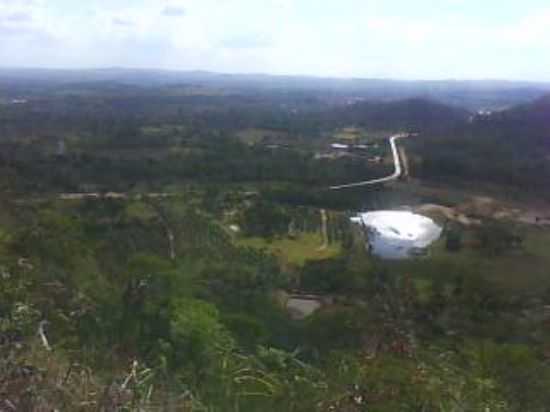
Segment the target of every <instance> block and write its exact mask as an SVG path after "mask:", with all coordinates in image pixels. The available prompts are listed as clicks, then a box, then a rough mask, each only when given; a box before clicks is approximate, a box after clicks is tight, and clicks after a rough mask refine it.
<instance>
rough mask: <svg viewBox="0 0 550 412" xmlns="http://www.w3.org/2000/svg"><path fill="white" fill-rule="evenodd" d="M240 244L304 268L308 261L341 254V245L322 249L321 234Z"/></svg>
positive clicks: (335, 244)
mask: <svg viewBox="0 0 550 412" xmlns="http://www.w3.org/2000/svg"><path fill="white" fill-rule="evenodd" d="M238 243H239V244H240V245H241V246H248V247H252V248H257V249H265V250H267V251H269V252H270V253H273V254H275V255H277V256H279V257H281V258H282V259H284V261H286V262H287V263H290V264H294V265H298V266H302V265H303V264H304V263H305V262H306V261H308V260H323V259H329V258H332V257H335V256H337V255H339V254H340V252H341V250H342V247H341V245H340V243H333V244H331V245H329V246H328V247H327V248H325V249H321V244H322V239H321V235H320V234H319V233H302V234H300V235H299V236H298V237H296V238H295V239H290V238H281V239H275V240H273V241H271V242H269V241H267V240H266V239H263V238H259V237H252V238H242V239H239V241H238Z"/></svg>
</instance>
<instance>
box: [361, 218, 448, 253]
mask: <svg viewBox="0 0 550 412" xmlns="http://www.w3.org/2000/svg"><path fill="white" fill-rule="evenodd" d="M352 221H353V222H355V223H358V224H360V225H361V226H362V227H363V228H364V229H365V230H366V232H367V234H368V247H369V250H370V252H371V253H372V254H373V255H375V256H378V257H381V258H384V259H407V258H411V257H415V256H424V255H426V254H427V248H428V246H430V245H431V244H432V243H433V242H435V241H436V240H437V239H439V237H440V236H441V232H442V228H441V227H440V226H438V225H437V224H436V223H435V222H434V221H433V220H432V219H430V218H428V217H426V216H422V215H419V214H416V213H412V212H408V211H397V210H380V211H375V212H368V213H361V214H359V215H358V216H357V217H354V218H352Z"/></svg>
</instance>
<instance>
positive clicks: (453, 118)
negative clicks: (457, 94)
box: [340, 98, 470, 131]
mask: <svg viewBox="0 0 550 412" xmlns="http://www.w3.org/2000/svg"><path fill="white" fill-rule="evenodd" d="M340 115H341V117H342V119H344V121H345V122H346V123H348V124H358V125H361V126H363V127H366V128H374V129H386V130H418V131H428V130H430V131H434V130H448V129H450V128H454V127H456V126H459V125H463V124H465V123H466V121H467V119H468V118H469V116H470V113H469V112H468V111H467V110H465V109H462V108H457V107H452V106H448V105H445V104H441V103H438V102H434V101H431V100H427V99H421V98H414V99H406V100H400V101H395V102H388V103H371V102H365V103H359V104H356V105H353V106H350V107H348V108H346V109H345V110H342V112H341V113H340Z"/></svg>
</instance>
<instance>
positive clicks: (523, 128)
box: [494, 95, 550, 148]
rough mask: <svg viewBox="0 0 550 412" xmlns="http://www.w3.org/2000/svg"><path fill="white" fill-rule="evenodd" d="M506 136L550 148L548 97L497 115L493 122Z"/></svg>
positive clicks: (549, 102) (549, 108)
mask: <svg viewBox="0 0 550 412" xmlns="http://www.w3.org/2000/svg"><path fill="white" fill-rule="evenodd" d="M494 123H495V124H497V125H498V126H499V127H500V128H501V129H502V130H503V132H504V133H506V135H507V136H510V138H514V137H515V138H516V139H519V140H522V141H524V140H525V139H529V140H530V142H531V143H533V144H542V145H544V146H545V147H548V148H550V95H546V96H544V97H542V98H540V99H538V100H536V101H535V102H533V103H530V104H525V105H521V106H517V107H515V108H513V109H510V110H507V111H504V112H501V113H499V114H498V115H497V116H496V119H495V121H494Z"/></svg>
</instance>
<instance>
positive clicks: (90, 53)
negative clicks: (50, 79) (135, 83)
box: [0, 0, 550, 81]
mask: <svg viewBox="0 0 550 412" xmlns="http://www.w3.org/2000/svg"><path fill="white" fill-rule="evenodd" d="M0 66H3V67H40V68H42V67H43V68H96V67H127V68H157V69H171V70H208V71H215V72H225V73H269V74H289V75H314V76H325V77H356V78H357V77H360V78H395V79H508V80H530V81H550V1H548V0H523V1H518V0H86V1H74V0H0Z"/></svg>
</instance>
